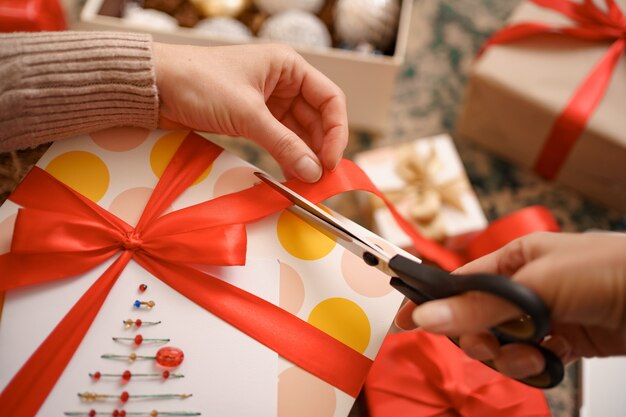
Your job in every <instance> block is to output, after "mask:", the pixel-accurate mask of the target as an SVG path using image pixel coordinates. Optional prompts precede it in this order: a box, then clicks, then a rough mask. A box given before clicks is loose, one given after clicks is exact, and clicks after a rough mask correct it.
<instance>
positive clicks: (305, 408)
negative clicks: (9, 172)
mask: <svg viewBox="0 0 626 417" xmlns="http://www.w3.org/2000/svg"><path fill="white" fill-rule="evenodd" d="M256 170H257V169H256V168H255V167H253V166H251V165H249V164H248V163H246V162H244V161H242V160H240V159H238V158H237V157H235V156H234V155H232V154H230V153H228V152H225V151H222V149H221V148H219V147H218V146H217V145H215V144H213V143H211V142H210V141H208V140H206V139H205V138H203V137H200V136H199V135H197V134H195V133H193V132H186V131H174V132H167V131H152V132H149V131H146V130H142V129H126V128H124V129H112V130H107V131H102V132H97V133H93V134H91V135H88V136H81V137H77V138H73V139H67V140H63V141H59V142H56V143H54V144H53V145H52V146H51V147H50V148H49V150H48V151H47V152H46V153H45V154H44V156H43V157H42V158H41V160H40V161H39V162H38V163H37V166H36V167H34V168H33V169H32V170H31V172H30V173H29V174H28V175H27V176H26V178H25V179H24V181H23V182H22V183H21V184H20V185H19V186H18V188H17V189H16V190H15V192H14V193H13V194H12V195H11V196H10V197H9V200H8V201H7V202H6V203H5V204H4V205H2V206H1V207H0V253H2V255H0V290H3V291H6V293H5V302H4V306H3V310H2V318H1V320H0V368H1V369H2V372H1V373H0V387H1V389H2V394H0V409H2V410H3V415H11V416H32V415H40V416H51V415H63V413H75V414H69V415H93V414H95V415H102V414H104V415H123V414H121V413H122V412H121V411H120V410H122V409H123V410H124V411H125V412H128V413H130V412H136V413H148V414H146V415H152V414H149V413H150V412H151V410H157V411H156V412H158V413H165V412H170V413H176V412H181V411H185V412H188V413H194V412H201V413H202V415H220V416H237V417H241V416H274V415H278V416H283V417H286V416H292V415H293V416H295V415H297V416H317V417H324V416H334V417H340V416H346V415H347V414H348V412H349V411H350V409H351V406H352V404H353V401H354V398H355V397H356V396H357V395H358V393H359V391H360V388H361V386H362V383H363V381H364V379H365V375H366V374H367V372H368V370H369V367H370V365H371V363H372V360H373V359H374V357H375V356H376V353H377V351H378V349H379V347H380V345H381V343H382V341H383V338H384V336H385V335H386V334H387V331H388V328H389V326H390V323H391V322H392V320H393V318H394V316H395V313H396V311H397V309H398V307H399V305H400V303H401V300H402V298H403V297H402V295H401V294H400V293H398V292H396V291H393V290H392V288H391V287H390V286H389V285H388V282H389V277H387V276H385V275H383V274H382V273H380V272H377V270H375V269H374V268H370V267H368V266H366V265H365V263H364V262H362V260H360V259H358V258H356V257H355V256H353V255H352V254H351V253H349V252H347V251H345V250H344V249H343V248H342V247H341V246H339V245H337V243H336V242H335V240H334V239H332V238H330V237H328V236H326V235H325V234H323V233H321V232H319V231H318V230H317V229H315V228H313V227H312V226H310V225H308V224H307V223H305V222H303V221H302V220H299V219H298V218H297V217H295V216H294V215H292V214H291V213H290V212H288V211H285V210H284V209H285V208H286V207H287V206H288V205H289V202H288V201H287V200H285V199H284V198H282V197H281V196H280V195H278V194H277V193H275V192H273V191H271V190H270V189H269V188H267V186H266V185H264V184H259V183H258V181H257V179H256V177H255V176H254V175H253V173H254V172H255V171H256ZM337 175H339V176H346V178H343V180H341V181H338V180H337V179H338V178H337ZM350 178H352V179H350ZM288 185H289V186H291V187H292V188H294V189H295V190H296V191H297V192H299V193H301V194H303V195H305V196H306V197H307V198H309V199H311V200H312V201H315V202H319V201H322V200H323V199H325V198H327V197H330V196H332V195H335V194H337V193H339V192H343V191H347V190H348V189H349V188H351V187H360V188H363V187H364V186H365V187H366V188H367V187H369V186H368V185H367V179H366V178H365V177H364V176H362V175H361V176H359V175H358V169H357V168H356V166H354V165H353V164H351V163H350V162H349V161H345V160H344V161H343V162H342V163H341V165H340V166H339V168H338V170H337V171H335V172H334V173H329V174H327V175H325V176H324V177H323V179H322V180H321V181H320V182H318V183H316V184H314V185H311V184H304V183H300V182H298V181H294V180H291V181H290V182H288ZM370 188H371V187H370ZM345 221H348V220H345ZM363 233H367V232H366V231H365V230H363ZM137 319H139V320H141V322H137V321H136V320H137ZM138 324H139V325H140V326H139V325H138ZM139 335H141V338H139V339H137V336H139ZM173 347H176V348H179V349H182V352H183V353H184V358H183V357H181V355H180V352H178V351H175V350H173V349H172V348H173ZM181 359H183V360H182V363H180V364H179V362H180V360H181ZM172 361H174V362H175V363H172ZM170 365H174V366H175V365H177V367H175V368H172V369H170V368H169V367H170ZM164 366H165V367H168V368H167V369H169V372H170V374H169V376H170V377H169V378H167V379H164V378H163V376H162V375H163V374H162V372H163V367H164ZM126 370H128V371H130V374H126V377H124V375H125V372H124V371H126ZM175 374H176V375H175ZM96 375H98V376H96ZM181 375H182V376H184V377H180V376H181ZM77 394H78V395H77ZM143 396H147V397H143ZM116 409H117V410H118V411H117V414H115V412H116V411H114V410H116ZM91 410H93V411H91ZM158 415H163V414H158ZM170 415H177V414H170ZM182 415H195V414H182Z"/></svg>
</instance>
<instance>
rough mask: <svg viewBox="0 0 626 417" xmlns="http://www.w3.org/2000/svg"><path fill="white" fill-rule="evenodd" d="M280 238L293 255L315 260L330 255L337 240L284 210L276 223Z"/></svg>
mask: <svg viewBox="0 0 626 417" xmlns="http://www.w3.org/2000/svg"><path fill="white" fill-rule="evenodd" d="M276 229H277V233H278V240H279V241H280V243H281V245H282V246H283V248H285V250H286V251H287V252H289V253H290V254H291V255H292V256H294V257H296V258H299V259H304V260H307V261H313V260H317V259H321V258H323V257H324V256H326V255H328V254H329V253H330V252H331V251H332V250H333V248H334V247H335V245H336V244H337V242H336V241H335V237H334V236H331V235H330V234H328V233H326V232H325V231H323V230H320V229H318V228H317V227H315V226H313V225H311V224H309V223H307V222H305V221H304V220H302V219H301V218H299V217H298V216H296V215H295V214H293V213H291V212H290V211H288V210H284V211H283V212H282V213H281V215H280V217H279V218H278V223H277V225H276Z"/></svg>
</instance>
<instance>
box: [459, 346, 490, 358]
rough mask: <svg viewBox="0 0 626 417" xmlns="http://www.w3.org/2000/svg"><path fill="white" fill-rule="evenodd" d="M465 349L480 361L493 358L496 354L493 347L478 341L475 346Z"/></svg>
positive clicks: (469, 354)
mask: <svg viewBox="0 0 626 417" xmlns="http://www.w3.org/2000/svg"><path fill="white" fill-rule="evenodd" d="M463 350H464V351H465V353H466V354H467V355H468V356H469V357H471V358H474V359H476V360H479V361H486V360H490V359H493V357H494V356H495V355H494V352H492V351H491V349H489V348H488V347H487V345H485V344H483V343H478V344H476V345H474V346H470V347H468V348H464V349H463Z"/></svg>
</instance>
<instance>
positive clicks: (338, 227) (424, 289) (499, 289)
mask: <svg viewBox="0 0 626 417" xmlns="http://www.w3.org/2000/svg"><path fill="white" fill-rule="evenodd" d="M255 175H256V176H257V177H258V178H259V179H261V181H263V182H264V183H265V184H267V185H268V186H270V187H271V188H272V189H273V190H275V191H277V192H278V193H280V194H281V195H282V196H283V197H285V198H287V199H288V200H289V201H290V202H291V203H293V205H292V206H290V207H289V208H288V209H289V210H290V211H291V212H292V213H294V214H295V215H297V216H298V217H300V218H301V219H303V220H305V221H307V222H309V223H311V224H313V225H315V226H317V227H318V228H320V229H322V230H324V231H325V232H327V233H329V234H331V235H332V236H334V237H335V238H336V239H337V243H339V244H340V245H341V246H343V247H344V248H345V249H347V250H348V251H350V252H352V253H353V254H355V255H356V256H358V257H359V258H361V259H363V261H364V262H365V263H366V264H367V265H369V266H371V267H374V268H377V269H379V270H380V271H382V272H383V273H385V274H386V275H388V276H389V277H390V281H389V284H390V285H391V286H392V287H393V288H395V289H396V290H398V291H400V292H401V293H402V294H404V296H406V297H407V298H409V299H410V300H411V301H413V302H414V303H415V304H417V305H419V304H422V303H424V302H426V301H430V300H435V299H441V298H447V297H452V296H455V295H460V294H463V293H466V292H468V291H481V292H485V293H490V294H492V295H496V296H498V297H500V298H503V299H504V300H506V301H508V302H510V303H512V304H514V305H515V306H516V307H518V308H519V309H520V310H521V311H522V312H523V314H522V315H521V316H520V317H519V318H516V319H513V320H509V321H506V322H504V323H502V324H499V325H497V326H495V327H493V328H491V329H490V331H491V332H492V333H493V334H494V335H495V336H496V338H497V339H498V342H499V343H500V345H501V346H503V345H507V344H510V343H523V344H526V345H530V346H532V347H533V348H535V349H536V350H537V351H539V352H540V353H541V354H542V355H543V358H544V360H545V367H544V370H543V372H542V373H541V374H539V375H535V376H532V377H528V378H521V379H518V381H520V382H522V383H524V384H526V385H529V386H532V387H536V388H552V387H554V386H556V385H558V384H559V383H560V382H561V381H562V380H563V375H564V367H563V363H562V362H561V360H560V359H559V357H558V356H556V355H555V354H554V353H553V352H552V351H550V350H548V349H546V348H544V347H543V346H541V345H540V344H539V343H538V342H537V341H540V340H542V339H544V337H546V336H547V335H548V333H549V331H550V311H549V310H548V308H547V307H546V305H545V303H544V302H543V301H542V300H541V299H540V298H539V297H538V296H537V295H536V294H535V293H534V292H533V291H531V290H530V289H529V288H527V287H525V286H523V285H520V284H518V283H515V282H513V281H511V280H510V279H509V278H507V277H505V276H502V275H495V274H471V275H454V276H453V275H451V274H450V273H448V272H446V271H444V270H442V269H438V268H435V267H431V266H428V265H424V264H422V263H421V261H420V260H419V259H417V258H413V257H412V256H410V255H408V254H407V256H405V255H403V254H393V253H389V251H387V250H385V249H383V248H382V247H381V246H380V245H377V244H376V243H374V242H373V241H372V240H371V239H369V238H368V237H366V236H364V234H363V233H362V232H361V231H360V230H358V229H356V228H355V227H354V226H350V225H349V224H348V223H347V222H345V221H344V222H341V221H339V220H338V219H337V218H335V217H334V216H333V215H331V214H329V213H327V212H326V211H324V210H322V209H320V208H319V207H318V206H316V205H315V204H313V203H312V202H310V201H309V200H307V199H305V198H304V197H302V196H301V195H299V194H297V193H296V192H295V191H293V190H291V189H289V188H287V187H286V186H285V185H283V184H281V183H279V182H277V181H275V180H274V179H272V178H270V177H268V176H267V175H265V174H263V173H261V172H256V173H255ZM380 239H381V241H383V242H384V240H383V239H382V238H380ZM392 246H393V245H392ZM450 340H452V341H453V342H454V343H455V344H457V346H458V344H459V343H458V338H452V337H450ZM483 363H484V364H485V365H487V366H489V367H490V368H492V369H495V370H497V369H496V368H495V365H494V364H493V362H492V361H483Z"/></svg>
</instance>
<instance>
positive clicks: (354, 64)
mask: <svg viewBox="0 0 626 417" xmlns="http://www.w3.org/2000/svg"><path fill="white" fill-rule="evenodd" d="M126 3H129V1H125V0H87V1H86V2H85V6H84V7H83V9H82V11H81V14H80V21H79V22H78V23H77V24H76V25H75V28H76V29H81V30H84V29H87V30H114V31H133V32H149V33H151V34H152V35H153V37H154V39H155V40H157V41H160V42H166V43H177V44H189V45H213V46H214V45H233V44H241V43H252V44H255V43H262V42H268V41H267V40H264V39H261V38H258V37H251V38H247V39H241V38H240V37H239V38H237V37H235V36H229V34H228V33H224V34H221V33H206V32H202V31H198V30H195V29H193V28H189V27H182V26H176V21H175V20H174V19H172V20H174V27H171V26H169V25H168V26H167V27H165V26H162V27H155V26H154V25H151V26H145V25H143V26H142V25H139V24H138V23H137V22H131V21H129V20H126V19H124V18H123V16H122V15H123V10H124V5H125V4H126ZM153 3H154V2H153ZM157 3H158V2H157ZM161 3H166V2H161ZM172 3H180V2H176V1H174V2H172ZM206 3H207V4H208V3H215V4H217V3H219V2H217V1H215V2H206ZM224 3H231V4H235V3H237V2H232V1H226V2H224ZM247 3H249V4H250V3H254V2H250V1H248V2H247ZM266 3H274V4H275V5H276V7H278V5H279V4H280V3H281V2H279V1H274V2H266ZM287 3H288V2H287V1H285V2H284V3H283V4H287ZM301 3H308V4H309V5H311V4H314V3H318V4H327V5H330V6H328V7H326V8H327V9H331V7H334V6H333V5H334V4H335V3H336V2H335V1H333V0H327V1H319V2H312V1H308V2H301ZM355 3H356V4H359V3H361V4H364V5H366V6H372V5H373V4H372V3H371V2H367V1H365V2H359V1H355ZM367 3H370V4H367ZM383 3H384V2H377V5H381V4H383ZM412 3H413V2H412V1H401V2H400V10H399V14H398V20H397V30H396V33H395V36H394V46H393V50H392V51H391V53H389V54H381V53H368V52H367V51H362V52H360V51H357V50H347V49H342V48H339V47H333V48H320V47H312V46H307V45H297V44H292V45H291V46H293V47H294V49H296V50H297V51H298V53H300V54H301V55H302V56H303V57H304V58H305V59H306V60H307V61H308V62H309V63H310V64H311V65H313V66H314V67H316V68H317V69H318V70H320V71H321V72H322V73H324V74H325V75H326V76H327V77H328V78H330V79H331V80H332V81H334V82H335V83H336V84H337V85H338V86H339V87H340V88H341V89H342V91H343V92H344V93H345V95H346V101H347V109H348V122H349V123H350V126H351V127H352V128H354V129H361V130H366V131H369V132H372V133H375V134H385V133H386V132H387V131H388V129H389V122H390V120H391V114H390V108H391V103H392V100H393V95H394V87H395V81H396V76H397V73H398V70H399V69H400V67H401V65H402V64H403V63H404V59H405V55H406V45H407V41H408V37H409V28H410V23H411V8H412ZM282 7H283V8H284V6H282ZM357 12H358V10H357ZM363 14H364V13H362V12H359V13H356V12H354V11H353V15H354V19H356V20H358V19H362V20H361V21H360V22H359V23H358V24H354V31H355V32H357V33H358V32H361V31H364V30H367V29H368V28H369V29H370V30H372V29H371V28H375V27H380V29H381V30H380V31H381V32H383V31H387V30H389V26H390V25H391V23H389V19H383V20H376V19H374V18H373V17H372V18H369V19H368V18H365V17H362V15H363ZM265 17H267V16H265ZM261 20H262V19H261ZM374 33H376V32H374Z"/></svg>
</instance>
